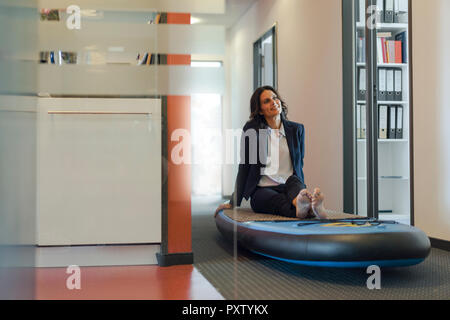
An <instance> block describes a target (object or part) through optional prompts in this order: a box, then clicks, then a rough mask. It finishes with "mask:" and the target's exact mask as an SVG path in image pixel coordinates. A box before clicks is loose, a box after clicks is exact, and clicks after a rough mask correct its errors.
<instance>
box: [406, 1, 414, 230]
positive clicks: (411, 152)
mask: <svg viewBox="0 0 450 320" xmlns="http://www.w3.org/2000/svg"><path fill="white" fill-rule="evenodd" d="M408 2H409V3H408V28H409V29H408V42H409V43H408V68H409V179H410V180H409V183H410V184H409V188H410V190H409V193H410V195H409V197H410V198H409V199H410V209H411V213H410V214H411V225H412V226H414V225H415V219H414V218H415V217H414V101H413V100H414V94H413V92H414V87H413V71H414V69H413V54H412V51H413V50H412V31H413V30H412V12H411V11H412V10H411V9H412V3H411V2H412V1H411V0H409V1H408Z"/></svg>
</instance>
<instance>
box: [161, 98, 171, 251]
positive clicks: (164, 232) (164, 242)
mask: <svg viewBox="0 0 450 320" xmlns="http://www.w3.org/2000/svg"><path fill="white" fill-rule="evenodd" d="M167 144H168V138H167V96H163V97H161V254H162V255H165V254H167V253H168V243H169V236H168V230H169V229H168V216H169V210H168V192H169V189H168V182H167V180H168V179H167V178H168V170H167V166H168V163H167V162H168V145H167Z"/></svg>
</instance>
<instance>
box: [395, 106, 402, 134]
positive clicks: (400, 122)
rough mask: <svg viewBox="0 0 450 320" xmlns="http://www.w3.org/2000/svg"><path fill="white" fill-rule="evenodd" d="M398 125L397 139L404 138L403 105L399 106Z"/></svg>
mask: <svg viewBox="0 0 450 320" xmlns="http://www.w3.org/2000/svg"><path fill="white" fill-rule="evenodd" d="M396 109H397V125H396V130H395V131H396V133H395V139H403V107H402V106H397V108H396Z"/></svg>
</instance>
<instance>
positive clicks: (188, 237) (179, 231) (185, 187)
mask: <svg viewBox="0 0 450 320" xmlns="http://www.w3.org/2000/svg"><path fill="white" fill-rule="evenodd" d="M167 23H171V24H190V14H184V13H181V14H180V13H168V14H167ZM167 64H168V65H190V64H191V55H185V54H167ZM169 81H170V80H169ZM163 100H165V110H163V115H164V113H165V118H166V121H167V122H166V123H165V125H166V128H165V129H166V130H165V137H164V139H165V140H164V141H163V144H164V143H165V144H166V146H167V147H166V148H165V151H164V153H165V156H166V157H167V167H166V168H165V169H164V168H163V170H165V172H163V174H165V175H166V176H165V177H163V179H166V184H164V186H163V193H164V191H166V192H167V194H165V195H164V194H163V199H164V200H163V226H162V243H161V253H160V254H158V255H157V257H158V263H159V265H160V266H171V265H178V264H192V263H193V262H194V260H193V259H194V257H193V253H192V226H191V165H190V163H191V158H190V153H191V144H190V132H191V97H190V96H167V97H164V98H163ZM177 133H183V134H184V136H183V135H179V134H177ZM172 138H173V139H174V141H172ZM180 160H181V163H180ZM163 161H166V160H165V159H163Z"/></svg>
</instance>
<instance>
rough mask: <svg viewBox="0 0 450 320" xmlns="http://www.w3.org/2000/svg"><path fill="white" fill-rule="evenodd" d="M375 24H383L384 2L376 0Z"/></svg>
mask: <svg viewBox="0 0 450 320" xmlns="http://www.w3.org/2000/svg"><path fill="white" fill-rule="evenodd" d="M376 14H377V23H383V22H384V0H377V13H376Z"/></svg>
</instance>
